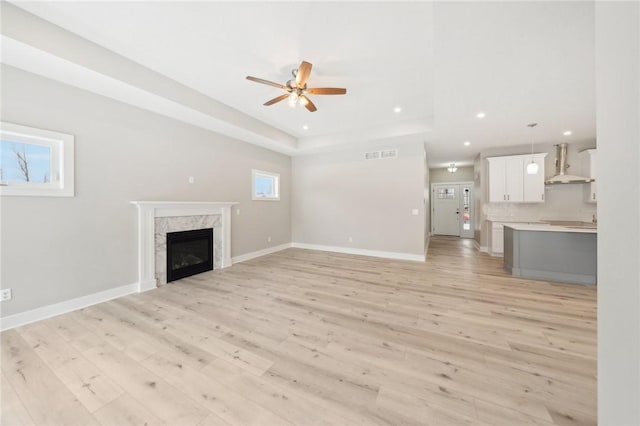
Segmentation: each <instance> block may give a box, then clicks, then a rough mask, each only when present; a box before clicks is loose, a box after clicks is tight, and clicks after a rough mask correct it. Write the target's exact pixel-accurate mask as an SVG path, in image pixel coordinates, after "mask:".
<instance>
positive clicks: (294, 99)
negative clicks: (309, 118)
mask: <svg viewBox="0 0 640 426" xmlns="http://www.w3.org/2000/svg"><path fill="white" fill-rule="evenodd" d="M296 103H298V92H295V91H293V92H291V94H290V95H289V106H290V107H291V108H295V107H296Z"/></svg>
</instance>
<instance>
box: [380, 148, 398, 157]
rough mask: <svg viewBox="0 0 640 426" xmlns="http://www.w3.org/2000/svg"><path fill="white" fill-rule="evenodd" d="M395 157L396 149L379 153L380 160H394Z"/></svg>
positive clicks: (396, 154)
mask: <svg viewBox="0 0 640 426" xmlns="http://www.w3.org/2000/svg"><path fill="white" fill-rule="evenodd" d="M397 156H398V150H397V149H387V150H385V151H380V158H396V157H397Z"/></svg>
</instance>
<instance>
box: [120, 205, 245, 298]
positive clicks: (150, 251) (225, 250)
mask: <svg viewBox="0 0 640 426" xmlns="http://www.w3.org/2000/svg"><path fill="white" fill-rule="evenodd" d="M131 204H134V205H135V206H136V207H137V208H138V291H139V292H143V291H147V290H151V289H154V288H156V287H157V286H158V279H157V278H159V279H160V280H164V282H162V284H164V283H165V282H166V264H165V265H163V266H159V267H158V269H156V262H157V261H156V259H157V258H158V259H159V261H160V262H161V263H162V259H165V257H164V256H165V255H166V254H165V253H163V254H162V255H160V256H158V255H157V253H156V251H157V248H162V247H165V246H163V241H164V242H165V243H166V235H165V234H166V232H173V231H186V230H191V229H201V228H214V237H213V239H214V268H216V269H218V268H226V267H228V266H231V263H232V262H231V206H233V205H235V204H238V203H236V202H206V201H132V202H131ZM159 232H162V233H163V235H162V237H160V238H158V237H159V234H158V233H159ZM163 249H164V248H163Z"/></svg>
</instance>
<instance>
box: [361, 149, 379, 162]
mask: <svg viewBox="0 0 640 426" xmlns="http://www.w3.org/2000/svg"><path fill="white" fill-rule="evenodd" d="M364 159H365V160H379V159H380V151H371V152H365V153H364Z"/></svg>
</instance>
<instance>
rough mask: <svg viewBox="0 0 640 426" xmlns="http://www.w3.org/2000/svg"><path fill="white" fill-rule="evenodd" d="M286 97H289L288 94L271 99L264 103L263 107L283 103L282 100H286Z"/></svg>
mask: <svg viewBox="0 0 640 426" xmlns="http://www.w3.org/2000/svg"><path fill="white" fill-rule="evenodd" d="M288 97H289V94H288V93H285V94H284V95H280V96H278V97H277V98H273V99H271V100H270V101H267V102H265V103H264V105H265V106H269V105H273V104H275V103H277V102H280V101H284V100H285V99H287V98H288Z"/></svg>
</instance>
